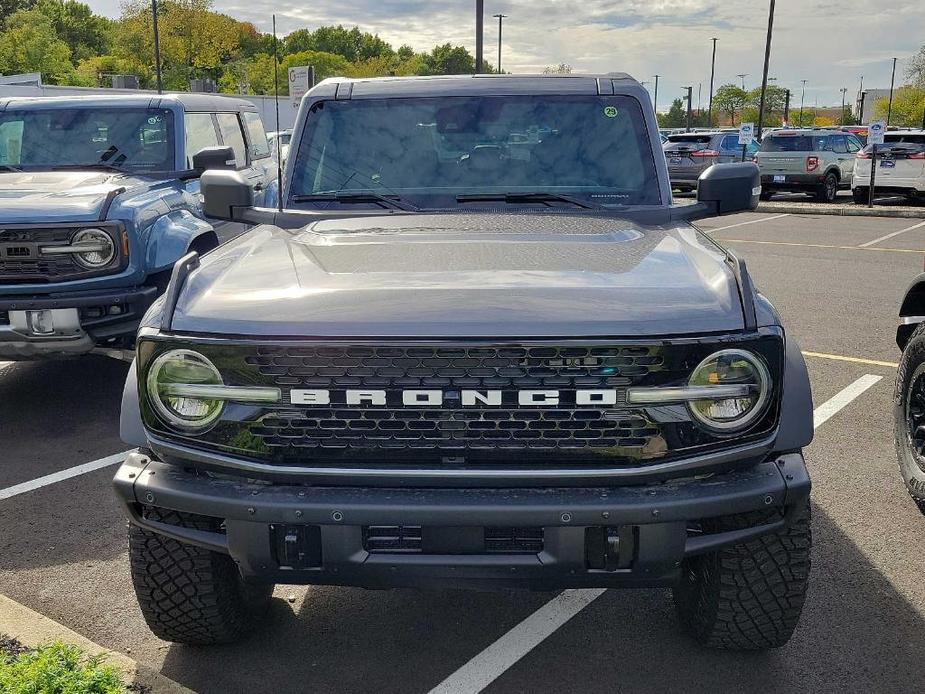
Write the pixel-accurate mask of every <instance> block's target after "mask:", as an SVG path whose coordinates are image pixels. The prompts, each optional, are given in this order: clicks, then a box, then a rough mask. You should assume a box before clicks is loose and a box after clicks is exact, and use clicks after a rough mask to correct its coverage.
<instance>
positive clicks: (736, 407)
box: [688, 349, 771, 432]
mask: <svg viewBox="0 0 925 694" xmlns="http://www.w3.org/2000/svg"><path fill="white" fill-rule="evenodd" d="M688 384H689V385H691V386H740V387H741V388H740V390H741V394H740V395H735V396H732V397H729V396H726V397H719V398H710V399H709V400H693V401H691V402H689V403H688V409H690V412H691V415H693V417H694V419H696V420H697V421H698V422H700V423H701V424H702V425H704V426H705V427H706V428H708V429H713V430H717V431H722V432H730V431H739V430H741V429H744V428H746V427H747V426H749V425H750V424H753V423H754V422H755V420H757V419H758V417H760V416H761V414H762V413H763V412H764V409H765V406H766V405H767V402H768V393H769V392H770V387H771V378H770V376H769V375H768V369H767V367H766V366H765V364H764V362H763V361H762V359H761V357H759V356H758V355H756V354H752V353H750V352H746V351H744V350H741V349H724V350H722V351H721V352H716V353H715V354H711V355H710V356H709V357H707V358H706V359H704V360H703V361H702V362H700V365H699V366H698V367H697V368H696V369H694V373H692V374H691V377H690V380H689V381H688Z"/></svg>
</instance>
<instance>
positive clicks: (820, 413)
mask: <svg viewBox="0 0 925 694" xmlns="http://www.w3.org/2000/svg"><path fill="white" fill-rule="evenodd" d="M882 379H883V376H874V375H873V374H865V375H863V376H861V377H860V378H859V379H858V380H856V381H855V382H854V383H852V384H851V385H849V386H847V387H846V388H844V389H842V390H841V391H839V392H838V393H836V394H835V395H833V396H832V397H831V398H829V399H828V400H826V401H825V402H824V403H822V404H821V405H819V407H817V408H816V409H815V410H813V429H818V428H819V427H820V426H822V425H823V424H824V423H825V422H827V421H828V420H829V419H830V418H831V417H833V416H835V415H836V414H838V413H839V412H840V411H841V410H843V409H844V408H845V407H846V406H847V405H848V404H850V403H851V402H852V401H853V400H855V399H856V398H858V396H860V395H861V394H862V393H863V392H864V391H866V390H867V389H868V388H870V387H871V386H875V385H877V383H879V382H880V381H881V380H882Z"/></svg>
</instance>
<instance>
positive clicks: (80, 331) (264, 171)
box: [0, 94, 277, 360]
mask: <svg viewBox="0 0 925 694" xmlns="http://www.w3.org/2000/svg"><path fill="white" fill-rule="evenodd" d="M217 166H224V167H227V168H230V169H236V170H238V171H240V172H241V175H242V176H243V177H244V178H245V180H246V181H247V182H248V186H250V187H251V188H252V189H253V191H254V201H255V203H257V204H265V203H267V202H271V201H275V200H276V187H277V186H276V176H274V171H275V163H273V161H272V159H271V158H270V150H269V147H268V145H267V138H266V135H265V133H264V130H263V124H262V123H261V121H260V115H259V113H258V112H257V109H256V107H255V106H254V105H253V104H252V103H250V102H248V101H244V100H241V99H232V98H229V97H221V96H213V95H204V94H183V95H179V94H178V95H163V96H152V95H150V94H137V95H120V96H84V97H55V98H28V99H26V98H9V99H0V360H9V359H14V360H15V359H35V358H40V357H67V356H75V355H79V354H85V353H87V352H90V351H91V350H93V349H94V348H96V347H116V346H118V347H121V346H129V345H131V343H132V342H134V339H135V333H136V331H137V330H138V324H139V322H140V321H141V317H142V315H144V312H145V310H146V309H147V308H148V306H150V305H151V302H152V301H154V299H155V297H157V296H158V294H160V293H161V292H163V291H164V288H165V287H166V286H167V281H168V279H169V278H170V272H171V269H172V268H173V265H174V263H175V262H176V261H177V260H178V259H179V258H180V257H181V256H183V255H184V254H186V253H187V252H189V251H190V250H195V251H197V252H199V253H205V252H206V251H208V250H211V249H213V248H215V247H216V246H218V245H219V243H220V242H222V241H226V240H228V239H229V238H232V237H233V236H235V235H237V234H238V233H240V232H241V231H242V230H243V229H245V226H244V225H242V224H239V223H235V222H228V221H223V220H210V219H207V218H206V217H205V215H204V214H203V212H202V202H201V200H200V197H199V174H201V173H202V172H203V171H204V170H205V169H206V168H207V167H208V168H214V167H217Z"/></svg>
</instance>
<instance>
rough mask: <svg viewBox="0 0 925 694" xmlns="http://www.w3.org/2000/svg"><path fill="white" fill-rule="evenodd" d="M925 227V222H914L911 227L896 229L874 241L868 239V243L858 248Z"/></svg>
mask: <svg viewBox="0 0 925 694" xmlns="http://www.w3.org/2000/svg"><path fill="white" fill-rule="evenodd" d="M922 227H925V222H919V223H918V224H913V225H912V226H911V227H906V228H905V229H900V230H899V231H894V232H893V233H892V234H887V235H886V236H881V237H880V238H879V239H874V240H873V241H868V242H867V243H862V244H861V245H860V246H858V248H867V247H868V246H874V245H876V244H878V243H880V242H881V241H886V240H887V239H891V238H893V237H894V236H899V235H900V234H905V233H906V232H907V231H913V230H915V229H921V228H922Z"/></svg>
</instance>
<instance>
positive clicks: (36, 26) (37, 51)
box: [0, 10, 74, 84]
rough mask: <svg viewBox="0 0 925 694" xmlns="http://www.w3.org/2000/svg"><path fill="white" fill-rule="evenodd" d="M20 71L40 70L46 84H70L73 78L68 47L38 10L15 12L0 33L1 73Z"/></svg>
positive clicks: (50, 22)
mask: <svg viewBox="0 0 925 694" xmlns="http://www.w3.org/2000/svg"><path fill="white" fill-rule="evenodd" d="M22 72H40V73H41V74H42V80H43V81H44V82H47V83H48V84H71V82H72V79H73V75H74V66H73V65H72V64H71V51H70V49H69V48H68V46H67V44H66V43H65V42H64V41H62V40H61V39H59V38H58V35H57V34H56V33H55V28H54V26H53V24H52V21H51V20H50V19H49V18H48V17H47V16H46V15H44V14H42V13H41V12H40V11H38V10H20V11H18V12H14V13H13V14H12V15H10V16H9V17H7V20H6V25H5V30H4V31H3V32H2V33H0V74H17V73H22Z"/></svg>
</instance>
